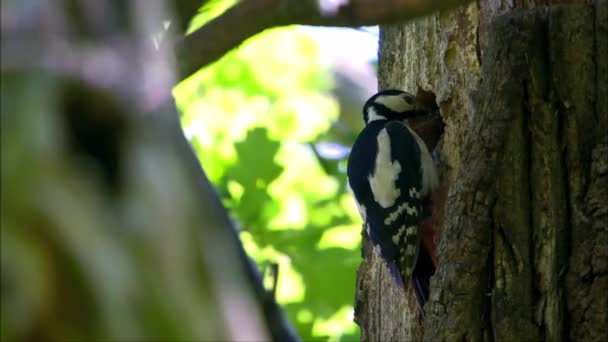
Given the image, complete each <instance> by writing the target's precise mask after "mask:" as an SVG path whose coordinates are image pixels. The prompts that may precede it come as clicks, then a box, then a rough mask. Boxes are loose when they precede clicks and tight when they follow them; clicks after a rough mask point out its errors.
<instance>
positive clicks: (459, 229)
mask: <svg viewBox="0 0 608 342" xmlns="http://www.w3.org/2000/svg"><path fill="white" fill-rule="evenodd" d="M509 3H510V2H509ZM516 3H517V4H515V5H513V4H511V5H507V3H506V2H503V1H479V2H476V3H472V4H470V5H468V6H466V7H463V8H460V9H458V10H455V11H451V12H449V13H438V14H435V15H433V16H430V17H427V18H424V19H421V20H417V21H415V22H411V23H408V24H405V25H400V26H393V27H384V28H382V29H381V35H380V63H379V79H380V81H379V83H380V84H379V87H380V88H401V89H405V90H408V91H410V92H418V93H419V95H420V96H423V95H429V94H430V95H432V96H430V97H429V96H426V97H427V98H435V99H436V102H437V105H438V106H439V108H440V110H441V114H442V119H443V122H444V123H445V131H444V135H443V138H442V139H441V140H439V144H438V145H437V150H438V154H437V155H439V156H440V157H441V158H439V159H440V162H439V164H440V165H439V168H440V170H441V171H442V172H441V173H442V175H443V184H444V191H443V192H445V193H447V196H444V197H445V201H440V203H439V205H438V209H437V213H436V215H437V221H438V228H439V231H440V232H439V234H438V238H439V240H440V241H439V257H440V262H439V265H438V269H437V272H436V274H435V276H434V277H433V278H432V280H431V298H430V300H429V303H427V305H426V307H425V311H426V318H425V319H423V318H422V317H421V315H420V314H419V313H418V312H417V309H416V307H415V302H414V299H413V295H412V294H411V293H410V294H408V295H407V296H405V297H404V296H403V295H402V294H400V292H399V291H398V290H396V289H393V285H392V284H391V283H390V280H389V279H388V276H387V270H386V269H385V267H384V266H383V264H382V262H381V261H380V260H379V258H378V257H377V256H376V254H375V253H374V252H373V249H371V248H368V246H367V243H366V244H364V248H363V254H364V258H365V259H364V261H363V263H362V265H361V267H360V269H359V273H358V280H357V282H358V284H357V285H358V286H357V302H356V306H355V308H356V310H355V320H356V321H357V323H358V324H359V325H360V326H361V336H362V340H363V341H389V340H391V341H409V340H420V339H423V338H424V339H425V340H431V341H439V340H446V341H457V340H465V339H466V340H473V341H481V340H486V341H488V340H506V341H519V340H539V339H545V340H551V341H559V340H567V339H572V340H577V341H579V340H580V341H596V340H597V341H600V340H604V341H605V340H608V330H607V328H606V322H607V321H608V261H607V260H608V223H607V220H608V208H607V204H606V203H608V198H607V193H608V160H607V159H608V134H607V133H606V132H608V102H607V101H608V100H607V98H608V91H607V88H606V87H607V83H608V72H607V63H608V62H606V61H608V56H607V50H608V32H607V31H608V27H607V26H608V2H607V1H604V0H603V1H596V2H594V3H593V4H567V5H563V4H538V3H536V4H529V3H527V2H524V4H521V3H520V2H516ZM427 143H429V144H430V145H431V146H429V147H431V148H433V147H435V146H434V141H429V140H427Z"/></svg>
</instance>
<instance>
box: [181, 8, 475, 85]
mask: <svg viewBox="0 0 608 342" xmlns="http://www.w3.org/2000/svg"><path fill="white" fill-rule="evenodd" d="M469 1H471V0H444V1H419V0H341V1H329V0H245V1H240V2H239V3H237V4H236V5H234V6H233V7H232V8H230V9H229V10H227V11H226V12H224V14H222V15H220V16H219V17H217V18H215V19H214V20H212V21H210V22H209V23H207V24H206V25H204V26H203V27H201V28H200V29H198V30H196V31H195V32H193V33H192V34H190V35H188V36H186V37H184V38H183V39H182V41H181V42H180V43H179V44H178V52H177V53H178V56H179V61H180V69H181V70H180V72H181V76H182V77H183V78H185V77H188V76H189V75H191V74H193V73H194V72H196V71H197V70H199V69H200V68H202V67H204V66H205V65H207V64H209V63H211V62H213V61H215V60H217V59H219V58H221V57H222V56H223V55H224V54H225V53H227V52H228V51H230V50H231V49H233V48H234V47H236V46H238V45H239V44H240V43H242V42H243V41H244V40H245V39H247V38H249V37H251V36H253V35H255V34H257V33H259V32H262V31H263V30H265V29H268V28H271V27H277V26H284V25H291V24H302V25H315V26H342V27H357V26H367V25H385V24H393V23H397V22H402V21H405V20H408V19H413V18H417V17H421V16H424V15H428V14H430V13H433V12H435V11H440V10H447V9H451V8H454V7H456V6H458V5H461V4H464V3H467V2H469ZM179 2H192V1H186V0H183V1H178V3H179Z"/></svg>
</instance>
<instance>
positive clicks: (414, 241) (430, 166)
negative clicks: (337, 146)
mask: <svg viewBox="0 0 608 342" xmlns="http://www.w3.org/2000/svg"><path fill="white" fill-rule="evenodd" d="M426 113H427V110H425V109H424V108H423V107H422V106H421V105H419V104H418V103H417V101H416V98H415V97H414V96H413V95H412V94H410V93H407V92H404V91H401V90H383V91H381V92H379V93H377V94H375V95H373V96H372V97H371V98H369V100H367V102H366V103H365V105H364V106H363V119H364V121H365V128H364V129H363V130H362V131H361V133H360V134H359V136H358V137H357V139H356V140H355V143H354V145H353V147H352V150H351V153H350V156H349V159H348V167H347V175H348V182H349V185H350V188H351V189H352V191H353V194H354V197H355V199H356V202H357V206H358V208H359V212H360V213H361V217H362V218H363V222H364V227H365V230H366V232H367V235H368V236H369V238H370V240H371V241H372V242H373V243H374V245H376V246H378V247H379V249H380V255H381V257H382V258H383V259H384V261H385V262H386V263H387V266H388V269H389V271H390V274H391V278H392V279H393V280H394V281H395V283H396V284H397V285H398V286H399V287H400V288H401V289H403V290H406V289H408V284H409V283H410V282H411V284H412V286H413V289H414V292H415V294H416V299H417V301H418V304H419V307H420V308H422V307H423V306H424V303H425V302H426V300H427V298H428V295H429V278H430V277H431V276H432V275H433V274H434V273H435V267H436V264H437V258H436V256H435V250H434V241H433V240H434V239H433V234H434V233H433V231H432V224H431V222H432V221H431V218H430V216H431V211H432V201H431V197H432V194H433V192H434V191H435V190H436V189H437V187H438V185H439V181H438V177H437V170H436V168H435V165H434V163H433V158H432V157H431V153H430V152H429V150H428V149H427V147H426V145H425V143H424V142H423V141H422V139H421V138H420V137H419V136H418V135H417V134H416V133H415V132H414V131H413V130H412V129H411V128H410V127H409V126H408V124H407V121H406V120H407V119H409V118H412V117H415V116H418V115H425V114H426Z"/></svg>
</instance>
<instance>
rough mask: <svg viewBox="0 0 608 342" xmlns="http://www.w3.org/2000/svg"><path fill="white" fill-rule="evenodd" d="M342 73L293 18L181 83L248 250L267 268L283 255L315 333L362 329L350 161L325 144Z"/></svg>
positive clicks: (196, 140)
mask: <svg viewBox="0 0 608 342" xmlns="http://www.w3.org/2000/svg"><path fill="white" fill-rule="evenodd" d="M199 19H200V18H199ZM199 24H200V22H199ZM331 75H332V73H331V72H330V70H329V66H328V63H327V61H326V60H325V58H323V55H322V54H321V51H320V50H319V47H318V46H317V44H316V43H315V41H314V40H313V39H312V38H311V37H310V36H309V35H307V34H306V33H304V32H303V31H302V30H301V29H300V28H298V27H286V28H280V29H273V30H269V31H265V32H264V33H262V34H259V35H257V36H255V37H253V38H251V39H249V40H248V41H246V42H245V43H244V44H243V45H241V46H240V47H239V48H238V49H236V50H234V51H232V52H231V53H229V54H228V55H226V56H225V57H224V58H222V59H221V60H220V61H218V62H216V63H214V64H213V65H211V66H209V67H207V68H205V69H203V70H201V71H199V72H198V73H197V74H195V75H193V76H192V77H190V78H189V79H187V80H185V81H183V82H182V83H181V84H179V85H178V86H177V87H176V88H175V90H174V94H175V98H176V100H177V103H178V107H179V108H180V110H181V113H182V123H183V127H184V130H185V132H186V135H187V137H188V138H189V140H190V141H191V143H192V145H193V147H194V149H195V151H196V153H197V154H198V156H199V158H200V160H201V163H202V165H203V168H204V170H205V172H206V173H207V175H208V176H209V178H210V179H211V181H212V182H213V183H214V184H215V186H216V188H217V190H218V192H219V194H220V196H221V197H222V199H223V202H224V204H225V206H226V207H227V208H228V209H229V211H230V214H231V216H232V217H233V218H234V220H235V222H236V224H237V226H238V227H239V228H240V229H241V239H242V241H243V243H244V246H245V248H246V250H247V252H248V253H249V254H250V255H251V256H252V257H253V258H254V259H255V260H256V262H258V264H259V265H260V266H261V267H263V265H265V264H268V263H269V262H276V263H278V264H279V269H280V272H279V282H278V287H277V299H278V301H279V303H280V304H281V305H282V306H283V307H284V308H285V310H286V313H287V315H288V318H289V319H290V321H291V322H292V324H293V325H294V326H295V327H296V329H297V331H298V334H299V335H300V336H301V337H302V338H303V340H305V341H354V340H358V339H359V331H358V328H357V326H356V325H355V324H354V323H353V321H352V318H353V302H354V293H355V274H356V269H357V266H358V264H359V262H360V240H361V235H360V218H359V214H358V212H357V210H356V207H355V205H354V202H353V200H352V198H351V196H350V194H349V193H348V191H347V186H346V175H345V172H344V166H345V163H346V161H345V160H344V158H342V159H324V158H323V157H322V156H320V155H319V153H316V149H315V144H316V143H318V142H320V141H323V140H327V138H328V137H329V136H330V130H331V127H332V124H333V123H335V121H336V120H337V119H338V116H339V106H338V103H337V102H336V100H335V99H334V98H333V97H332V96H331V93H330V90H331V89H332V87H333V79H332V76H331Z"/></svg>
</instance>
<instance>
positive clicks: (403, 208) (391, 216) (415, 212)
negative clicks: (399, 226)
mask: <svg viewBox="0 0 608 342" xmlns="http://www.w3.org/2000/svg"><path fill="white" fill-rule="evenodd" d="M404 211H405V212H407V214H408V215H410V216H418V209H416V206H412V207H410V205H409V204H408V203H407V202H403V203H402V204H401V205H399V206H398V207H397V209H395V211H393V212H392V213H390V214H389V215H388V217H387V218H386V219H384V224H385V225H387V226H388V225H390V224H391V223H393V222H395V221H397V219H398V218H399V216H401V214H403V212H404Z"/></svg>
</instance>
